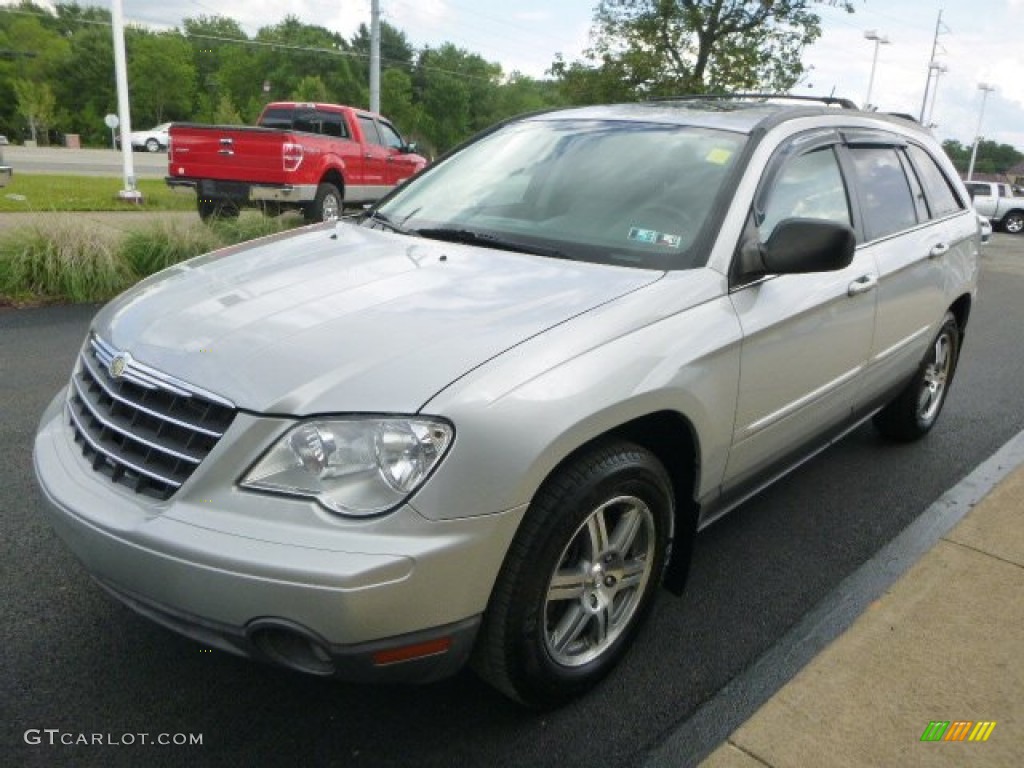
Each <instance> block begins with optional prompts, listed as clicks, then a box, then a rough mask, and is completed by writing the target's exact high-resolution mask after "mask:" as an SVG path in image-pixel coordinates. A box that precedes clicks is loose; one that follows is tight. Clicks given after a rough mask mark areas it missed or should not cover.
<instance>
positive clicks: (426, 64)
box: [413, 43, 502, 152]
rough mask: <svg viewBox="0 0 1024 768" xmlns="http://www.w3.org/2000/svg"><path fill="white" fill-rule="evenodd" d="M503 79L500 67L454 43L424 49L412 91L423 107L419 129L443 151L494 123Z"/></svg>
mask: <svg viewBox="0 0 1024 768" xmlns="http://www.w3.org/2000/svg"><path fill="white" fill-rule="evenodd" d="M501 79H502V72H501V67H500V66H499V65H497V64H493V63H490V62H488V61H486V60H484V59H483V58H482V57H481V56H478V55H477V54H475V53H470V52H468V51H465V50H463V49H461V48H457V47H456V46H454V45H452V44H451V43H445V44H444V45H442V46H440V47H439V48H425V49H424V50H423V51H422V52H421V53H420V56H419V60H418V61H417V64H416V73H415V75H414V78H413V92H414V93H415V94H416V96H417V97H418V100H419V103H420V105H421V106H422V108H423V116H422V120H421V122H420V128H421V130H422V132H423V135H424V136H425V137H426V138H427V140H428V141H429V143H430V145H431V146H433V147H434V148H436V149H437V150H438V151H441V152H443V151H445V150H447V149H450V148H451V147H453V146H455V145H456V144H458V143H459V142H461V141H463V140H464V139H467V138H469V136H471V135H472V134H474V133H476V132H477V131H479V130H482V129H483V128H486V127H487V126H488V125H490V124H491V123H493V122H494V120H495V115H496V113H497V110H496V106H497V92H498V86H499V85H500V83H501Z"/></svg>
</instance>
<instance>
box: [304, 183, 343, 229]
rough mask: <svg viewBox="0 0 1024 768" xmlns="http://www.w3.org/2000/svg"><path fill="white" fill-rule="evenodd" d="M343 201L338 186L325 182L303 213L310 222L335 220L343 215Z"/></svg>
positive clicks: (317, 189) (318, 188)
mask: <svg viewBox="0 0 1024 768" xmlns="http://www.w3.org/2000/svg"><path fill="white" fill-rule="evenodd" d="M342 202H343V199H342V197H341V192H340V191H338V188H337V187H336V186H334V185H333V184H327V183H324V184H321V185H320V186H318V187H317V188H316V197H314V198H313V202H311V203H309V204H307V205H306V207H305V208H304V209H303V211H302V214H303V216H305V218H306V221H309V222H318V221H333V220H334V219H337V218H339V217H340V216H341V207H342Z"/></svg>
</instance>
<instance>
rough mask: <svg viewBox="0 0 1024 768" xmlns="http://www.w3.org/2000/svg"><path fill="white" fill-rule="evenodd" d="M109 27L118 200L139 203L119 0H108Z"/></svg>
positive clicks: (122, 14) (122, 22)
mask: <svg viewBox="0 0 1024 768" xmlns="http://www.w3.org/2000/svg"><path fill="white" fill-rule="evenodd" d="M110 5H111V28H112V29H113V31H114V78H115V80H117V114H118V123H119V125H120V126H121V158H122V160H123V165H124V189H122V190H121V191H120V192H118V193H117V196H118V198H119V199H120V200H124V201H126V202H130V203H141V202H142V193H141V192H139V190H138V188H137V187H136V186H135V161H134V159H133V158H132V140H131V132H132V117H131V109H130V107H129V103H128V64H127V58H126V57H125V54H124V9H123V8H122V6H121V0H110Z"/></svg>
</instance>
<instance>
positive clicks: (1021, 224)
mask: <svg viewBox="0 0 1024 768" xmlns="http://www.w3.org/2000/svg"><path fill="white" fill-rule="evenodd" d="M1003 229H1005V230H1006V231H1007V232H1008V233H1010V234H1011V235H1019V234H1020V233H1021V232H1024V212H1021V211H1013V212H1012V213H1008V214H1006V217H1005V218H1004V219H1003Z"/></svg>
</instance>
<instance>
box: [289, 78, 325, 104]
mask: <svg viewBox="0 0 1024 768" xmlns="http://www.w3.org/2000/svg"><path fill="white" fill-rule="evenodd" d="M329 99H330V97H329V96H328V93H327V86H326V85H324V81H323V80H321V79H320V76H319V75H308V76H306V77H304V78H302V79H301V80H299V84H298V85H296V86H295V90H294V91H293V92H292V96H291V100H292V101H313V102H316V101H319V102H324V101H329Z"/></svg>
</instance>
